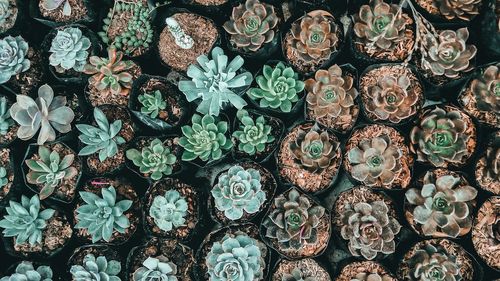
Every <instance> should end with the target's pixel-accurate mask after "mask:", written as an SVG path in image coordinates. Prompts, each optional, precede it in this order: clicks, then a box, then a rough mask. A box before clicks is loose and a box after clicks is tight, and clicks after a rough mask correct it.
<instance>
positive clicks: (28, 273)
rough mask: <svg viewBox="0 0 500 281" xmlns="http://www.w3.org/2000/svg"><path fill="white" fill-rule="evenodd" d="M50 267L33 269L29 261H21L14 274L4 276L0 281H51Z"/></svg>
mask: <svg viewBox="0 0 500 281" xmlns="http://www.w3.org/2000/svg"><path fill="white" fill-rule="evenodd" d="M52 278H53V273H52V269H51V268H50V266H46V265H41V266H38V267H37V268H35V266H33V263H31V262H30V261H23V262H21V263H19V264H18V265H17V266H16V272H14V273H13V274H11V275H9V276H4V277H2V278H1V279H0V281H21V280H22V281H52Z"/></svg>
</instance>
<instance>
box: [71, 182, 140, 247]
mask: <svg viewBox="0 0 500 281" xmlns="http://www.w3.org/2000/svg"><path fill="white" fill-rule="evenodd" d="M101 193H102V197H99V196H97V195H96V194H94V193H92V192H87V191H81V192H80V197H81V198H82V200H83V201H84V202H85V204H82V205H81V206H80V207H78V208H77V209H76V218H77V220H78V223H77V224H76V225H75V228H76V229H85V230H86V231H87V232H88V233H89V234H90V235H91V236H92V243H95V242H98V241H100V240H104V241H106V242H109V241H110V240H111V236H112V235H113V232H114V231H117V232H119V233H125V231H126V229H127V228H129V227H130V221H129V219H128V217H127V216H126V215H125V212H126V211H127V210H128V209H130V207H131V206H132V201H131V200H121V201H118V202H117V201H116V190H115V188H114V187H113V186H110V187H108V188H102V189H101Z"/></svg>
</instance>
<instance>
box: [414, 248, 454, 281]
mask: <svg viewBox="0 0 500 281" xmlns="http://www.w3.org/2000/svg"><path fill="white" fill-rule="evenodd" d="M408 266H409V267H410V273H409V274H410V275H411V276H407V277H408V278H410V280H421V281H434V280H450V281H460V280H462V275H461V273H460V265H459V264H458V263H457V258H456V256H454V255H452V254H450V253H448V252H447V251H446V250H445V249H444V248H442V247H439V246H434V245H432V244H430V243H429V244H426V245H424V246H423V247H421V248H419V249H417V250H416V252H415V254H414V255H413V256H412V257H411V258H410V259H409V260H408Z"/></svg>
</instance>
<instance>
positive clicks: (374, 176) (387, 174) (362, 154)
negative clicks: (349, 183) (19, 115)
mask: <svg viewBox="0 0 500 281" xmlns="http://www.w3.org/2000/svg"><path fill="white" fill-rule="evenodd" d="M402 156H403V151H402V150H401V148H399V147H398V146H397V145H396V144H394V143H393V142H392V141H391V139H390V138H389V136H388V135H385V134H384V135H381V136H379V137H373V138H371V139H362V140H361V141H360V142H359V145H358V146H355V147H353V148H351V149H350V150H349V151H348V152H347V159H348V160H349V163H350V164H351V171H350V174H351V176H352V177H353V178H354V179H356V180H358V181H360V182H363V184H365V185H367V186H374V185H382V186H390V185H391V184H392V183H393V182H394V180H395V179H396V178H397V177H398V176H399V174H400V172H401V169H402V166H401V157H402Z"/></svg>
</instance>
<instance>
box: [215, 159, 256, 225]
mask: <svg viewBox="0 0 500 281" xmlns="http://www.w3.org/2000/svg"><path fill="white" fill-rule="evenodd" d="M261 180H262V177H261V175H260V173H259V171H258V170H256V169H252V168H250V169H245V168H243V167H241V166H239V165H236V166H232V167H231V168H229V170H228V171H227V172H225V173H222V174H221V175H220V176H219V178H218V182H217V184H216V185H215V186H214V187H213V188H212V191H211V193H212V196H213V197H214V202H215V207H216V208H217V210H219V211H221V212H224V215H225V216H226V218H228V219H230V220H238V219H241V218H242V217H243V214H244V213H247V214H255V213H257V212H258V211H259V209H260V207H261V206H262V204H264V202H265V201H266V193H265V192H264V191H263V190H262V182H261Z"/></svg>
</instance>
